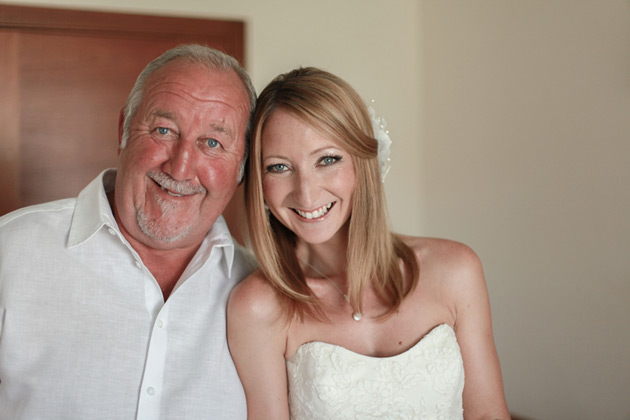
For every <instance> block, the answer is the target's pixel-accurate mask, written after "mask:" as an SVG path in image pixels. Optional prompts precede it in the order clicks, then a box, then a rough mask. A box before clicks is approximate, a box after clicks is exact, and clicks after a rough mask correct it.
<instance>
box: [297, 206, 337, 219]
mask: <svg viewBox="0 0 630 420" xmlns="http://www.w3.org/2000/svg"><path fill="white" fill-rule="evenodd" d="M332 205H333V203H328V204H326V205H325V206H322V207H320V208H318V209H317V210H314V211H312V212H311V211H302V210H298V209H295V212H296V213H297V214H299V215H300V216H302V217H303V218H305V219H309V220H310V219H317V218H318V217H322V216H323V215H325V214H326V213H328V210H330V208H331V207H332Z"/></svg>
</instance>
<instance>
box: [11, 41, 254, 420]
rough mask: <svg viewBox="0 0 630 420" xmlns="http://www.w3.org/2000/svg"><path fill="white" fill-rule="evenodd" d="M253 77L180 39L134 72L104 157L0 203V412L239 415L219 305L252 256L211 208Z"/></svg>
mask: <svg viewBox="0 0 630 420" xmlns="http://www.w3.org/2000/svg"><path fill="white" fill-rule="evenodd" d="M254 103H255V92H254V89H253V87H252V85H251V82H250V80H249V78H248V76H247V74H246V73H245V72H244V71H243V69H242V68H241V67H240V66H239V65H238V63H237V62H236V60H234V59H233V58H232V57H229V56H227V55H225V54H223V53H220V52H218V51H216V50H213V49H210V48H207V47H202V46H197V45H187V46H180V47H177V48H174V49H172V50H169V51H167V52H166V53H164V54H163V55H162V56H160V57H158V58H157V59H155V60H154V61H153V62H151V63H150V64H149V65H148V66H147V67H146V68H145V69H144V70H143V72H142V73H141V74H140V76H139V77H138V80H137V81H136V84H135V86H134V88H133V90H132V91H131V93H130V95H129V98H128V100H127V104H126V106H125V109H124V111H123V114H122V115H121V121H120V129H119V132H120V136H119V141H120V150H119V158H120V159H119V165H118V169H117V170H106V171H104V172H103V173H101V175H99V177H97V178H96V179H95V180H94V181H92V183H90V184H89V185H88V186H87V187H86V188H85V189H84V190H83V191H82V192H81V193H80V194H79V196H78V197H77V198H76V199H68V200H61V201H56V202H51V203H46V204H42V205H37V206H32V207H27V208H24V209H21V210H18V211H15V212H13V213H11V214H8V215H6V216H4V217H2V218H0V419H3V420H4V419H7V420H8V419H11V420H16V419H29V420H30V419H64V420H65V419H91V420H92V419H134V418H135V419H194V420H197V419H245V418H246V407H245V398H244V393H243V390H242V387H241V384H240V382H239V380H238V376H237V374H236V371H235V369H234V365H233V362H232V360H231V358H230V354H229V351H228V348H227V344H226V337H225V305H226V299H227V296H228V294H229V292H230V290H231V288H232V286H233V285H234V284H235V283H236V282H238V281H239V280H240V279H241V278H242V277H244V276H245V275H246V274H247V273H248V272H249V271H250V270H251V268H252V261H251V258H250V257H249V256H248V254H246V253H244V252H243V250H241V249H240V247H238V246H237V245H236V244H235V243H234V241H233V240H232V238H231V236H230V233H229V231H228V229H227V226H226V224H225V222H224V220H223V218H222V217H221V212H222V211H223V210H224V208H225V206H226V205H227V203H228V202H229V200H230V198H231V197H232V195H233V193H234V191H235V190H236V188H237V186H238V184H239V182H240V180H241V177H242V173H243V165H244V163H245V159H246V155H247V152H246V149H247V144H246V138H247V136H248V130H249V124H250V121H249V119H250V115H251V112H252V109H253V107H254Z"/></svg>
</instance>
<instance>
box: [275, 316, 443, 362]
mask: <svg viewBox="0 0 630 420" xmlns="http://www.w3.org/2000/svg"><path fill="white" fill-rule="evenodd" d="M445 330H446V331H447V332H449V333H451V334H453V337H455V330H454V329H453V327H451V326H450V325H449V324H446V323H442V324H438V325H436V326H435V327H433V328H432V329H431V330H429V332H428V333H426V334H425V335H423V336H422V337H420V339H419V340H418V341H417V342H416V343H415V344H414V345H413V346H411V347H409V348H408V349H407V350H405V351H403V352H401V353H397V354H394V355H391V356H369V355H366V354H362V353H357V352H355V351H352V350H350V349H348V348H346V347H344V346H340V345H338V344H331V343H327V342H325V341H318V340H314V341H308V342H306V343H303V344H301V345H300V347H298V349H297V350H296V351H295V353H293V355H291V357H289V358H287V359H286V361H287V362H293V361H294V360H295V359H297V358H298V357H299V356H300V355H301V354H302V353H303V352H304V351H306V349H307V348H310V347H315V346H321V347H328V348H332V349H333V350H336V351H340V352H344V353H348V354H350V355H353V356H354V357H357V358H364V359H368V360H370V359H375V360H388V359H389V360H393V359H395V358H397V357H403V356H405V355H407V354H408V353H410V352H412V351H414V350H415V349H417V348H419V347H421V346H422V344H424V343H426V341H428V340H430V339H431V337H433V336H435V335H437V334H438V333H440V332H441V331H445Z"/></svg>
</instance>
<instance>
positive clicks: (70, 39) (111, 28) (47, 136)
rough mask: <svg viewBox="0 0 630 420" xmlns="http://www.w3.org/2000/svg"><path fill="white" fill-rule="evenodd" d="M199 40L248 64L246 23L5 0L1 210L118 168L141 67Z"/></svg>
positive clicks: (61, 193) (0, 67)
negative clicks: (123, 120)
mask: <svg viewBox="0 0 630 420" xmlns="http://www.w3.org/2000/svg"><path fill="white" fill-rule="evenodd" d="M190 42H195V43H202V44H206V45H209V46H212V47H215V48H217V49H220V50H223V51H225V52H227V53H229V54H231V55H233V56H234V57H236V58H237V59H238V60H239V61H240V62H241V63H243V56H244V24H243V23H242V22H238V21H218V20H209V19H186V18H172V17H159V16H142V15H129V14H118V13H99V12H87V11H76V10H62V9H44V8H33V7H20V6H4V5H0V167H1V169H2V175H3V179H2V181H0V215H1V214H4V213H7V212H9V211H11V210H14V209H16V208H19V207H23V206H26V205H30V204H35V203H41V202H44V201H49V200H54V199H58V198H65V197H73V196H76V195H77V193H78V192H79V191H80V190H81V189H82V188H83V187H84V186H85V185H86V184H87V183H88V182H89V181H90V180H91V179H93V178H94V177H95V176H96V175H97V174H98V173H99V172H100V171H102V170H103V169H105V168H108V167H113V166H115V165H116V160H117V147H118V137H117V136H118V135H117V132H118V131H117V130H118V116H119V112H120V110H121V108H122V107H123V105H124V103H125V100H126V98H127V94H128V93H129V90H130V89H131V87H132V85H133V83H134V81H135V78H136V77H137V75H138V73H139V72H140V71H141V70H142V68H143V67H144V66H145V65H146V64H147V63H148V62H149V61H151V60H152V59H153V58H155V57H157V56H158V55H159V54H161V53H162V52H163V51H165V50H166V49H168V48H170V47H173V46H175V45H178V44H181V43H190ZM240 193H242V192H241V191H239V194H240ZM237 201H239V202H240V201H241V200H240V199H239V200H237ZM230 213H231V214H233V213H234V212H230ZM234 230H235V231H237V230H238V227H236V228H235V229H234ZM237 236H238V235H237Z"/></svg>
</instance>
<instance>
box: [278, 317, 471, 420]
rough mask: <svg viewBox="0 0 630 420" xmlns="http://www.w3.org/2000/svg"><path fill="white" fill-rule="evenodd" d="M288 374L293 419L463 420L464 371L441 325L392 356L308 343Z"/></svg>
mask: <svg viewBox="0 0 630 420" xmlns="http://www.w3.org/2000/svg"><path fill="white" fill-rule="evenodd" d="M287 374H288V380H289V406H290V410H291V419H292V420H313V419H317V420H327V419H329V420H350V419H352V420H355V419H360V420H376V419H387V420H411V419H422V420H425V419H426V420H429V419H430V420H434V419H435V420H457V419H460V420H461V419H463V408H462V391H463V389H464V367H463V362H462V357H461V354H460V351H459V345H458V344H457V340H456V338H455V332H454V331H453V329H452V328H451V327H450V326H449V325H446V324H442V325H439V326H437V327H435V328H434V329H433V330H431V332H429V333H428V334H427V335H426V336H424V337H423V338H422V339H421V340H420V341H419V342H418V343H417V344H416V345H415V346H413V347H412V348H410V349H409V350H407V351H405V352H404V353H401V354H398V355H395V356H392V357H382V358H380V357H370V356H364V355H361V354H358V353H355V352H352V351H350V350H347V349H345V348H343V347H340V346H337V345H333V344H327V343H323V342H309V343H306V344H303V345H302V346H301V347H300V348H299V349H298V351H297V352H296V353H295V354H294V355H293V356H291V357H290V358H289V359H287Z"/></svg>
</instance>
